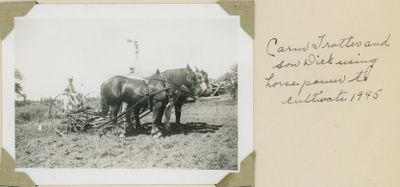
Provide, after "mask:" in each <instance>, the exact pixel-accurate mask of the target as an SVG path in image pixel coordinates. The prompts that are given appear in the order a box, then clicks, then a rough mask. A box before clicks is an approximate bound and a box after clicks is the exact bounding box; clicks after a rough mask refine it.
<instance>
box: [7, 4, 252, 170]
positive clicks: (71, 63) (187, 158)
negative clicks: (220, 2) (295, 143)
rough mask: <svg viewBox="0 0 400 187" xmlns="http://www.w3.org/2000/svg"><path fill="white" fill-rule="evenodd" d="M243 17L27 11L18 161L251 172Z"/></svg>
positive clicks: (18, 91) (17, 61)
mask: <svg viewBox="0 0 400 187" xmlns="http://www.w3.org/2000/svg"><path fill="white" fill-rule="evenodd" d="M45 8H48V9H49V8H50V9H51V7H45ZM69 8H70V7H69ZM86 8H87V7H86ZM78 10H79V8H78ZM89 10H90V9H89ZM80 11H82V10H80ZM84 12H85V11H84ZM86 12H90V11H88V10H86ZM239 21H240V20H239V19H238V18H237V17H231V16H226V18H218V19H215V18H204V19H201V18H196V19H193V18H185V17H179V18H143V17H140V18H135V17H127V18H109V17H104V16H103V17H100V18H91V17H90V18H87V17H85V18H79V17H78V16H76V17H72V18H62V19H61V18H54V17H51V18H46V17H40V16H36V17H35V16H32V18H16V19H15V28H14V31H13V34H12V37H11V38H13V44H12V45H13V50H14V56H13V58H11V57H10V59H13V61H14V64H13V66H12V67H13V68H12V71H13V79H14V83H13V86H14V89H13V91H14V92H13V95H14V100H15V101H14V103H13V104H14V107H15V111H14V112H15V113H14V121H13V122H14V124H13V125H15V126H13V127H14V136H15V139H14V140H15V142H14V143H15V162H16V167H17V168H26V169H29V168H31V169H35V168H40V169H167V170H221V171H225V170H229V171H239V164H240V158H239V156H238V154H239V144H240V143H239V138H240V136H239V134H240V132H239V130H240V128H239V121H240V120H239V119H240V117H239V116H240V115H239V111H240V110H238V108H239V107H240V100H241V98H243V97H245V95H250V94H249V93H251V92H249V93H246V91H244V92H241V87H242V84H240V83H244V84H250V83H251V82H249V81H246V80H245V79H244V78H243V77H241V74H240V72H241V71H244V70H242V69H241V68H244V69H250V68H249V67H251V65H249V66H246V65H244V64H243V62H241V57H240V56H241V55H240V52H241V51H240V50H241V47H238V46H240V41H241V39H239V38H240V37H238V36H239V35H240V34H239V33H244V31H243V30H241V28H240V26H239V24H240V23H239ZM242 56H243V55H242ZM10 67H11V66H10ZM249 76H251V75H249ZM239 80H241V81H239ZM247 87H248V85H246V86H245V88H247ZM241 94H243V95H241ZM248 99H250V98H248ZM242 103H243V102H242ZM242 106H243V105H242ZM246 108H250V107H244V106H243V109H246ZM242 111H243V110H242ZM245 112H246V111H245ZM248 112H250V111H248ZM248 115H251V112H250V114H248ZM243 121H245V120H243ZM243 126H244V128H249V129H248V130H250V129H252V127H251V126H252V124H251V123H247V124H244V125H243ZM250 138H251V137H246V139H250ZM250 140H251V139H250Z"/></svg>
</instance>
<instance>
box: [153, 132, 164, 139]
mask: <svg viewBox="0 0 400 187" xmlns="http://www.w3.org/2000/svg"><path fill="white" fill-rule="evenodd" d="M161 136H162V133H161V132H158V133H156V134H153V138H160V137H161Z"/></svg>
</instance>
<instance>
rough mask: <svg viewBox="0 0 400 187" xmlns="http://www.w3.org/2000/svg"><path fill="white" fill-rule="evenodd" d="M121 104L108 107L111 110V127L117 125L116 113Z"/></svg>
mask: <svg viewBox="0 0 400 187" xmlns="http://www.w3.org/2000/svg"><path fill="white" fill-rule="evenodd" d="M120 106H121V104H117V105H111V106H110V110H111V114H110V120H111V121H112V125H113V127H115V126H117V125H118V118H117V116H118V112H119V109H120Z"/></svg>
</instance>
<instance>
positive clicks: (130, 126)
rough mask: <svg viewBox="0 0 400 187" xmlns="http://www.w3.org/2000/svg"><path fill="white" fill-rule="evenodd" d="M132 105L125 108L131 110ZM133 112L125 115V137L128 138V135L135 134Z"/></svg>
mask: <svg viewBox="0 0 400 187" xmlns="http://www.w3.org/2000/svg"><path fill="white" fill-rule="evenodd" d="M131 106H132V105H130V104H128V105H127V107H126V108H125V110H126V109H128V108H130V107H131ZM131 114H132V112H130V111H128V112H126V113H125V134H124V135H125V136H127V135H128V134H131V133H132V132H133V129H134V128H133V124H132V117H131Z"/></svg>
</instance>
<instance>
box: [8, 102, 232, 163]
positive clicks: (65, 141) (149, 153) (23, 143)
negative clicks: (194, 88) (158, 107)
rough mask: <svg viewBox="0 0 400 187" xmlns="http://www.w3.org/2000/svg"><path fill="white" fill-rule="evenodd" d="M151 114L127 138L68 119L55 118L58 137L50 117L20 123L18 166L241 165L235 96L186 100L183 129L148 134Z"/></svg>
mask: <svg viewBox="0 0 400 187" xmlns="http://www.w3.org/2000/svg"><path fill="white" fill-rule="evenodd" d="M17 110H18V108H17ZM171 116H174V115H171ZM150 120H151V119H150V116H148V117H145V118H143V119H142V120H141V121H142V124H143V125H144V127H146V128H147V132H145V133H142V134H138V135H134V136H130V137H125V138H120V137H118V136H116V135H112V134H108V135H107V136H102V137H100V136H99V132H98V131H95V130H90V131H89V132H79V133H73V132H66V131H65V129H66V128H64V126H65V125H63V124H55V125H56V126H57V127H58V128H59V129H61V130H63V132H64V133H66V136H64V137H59V136H58V135H57V134H56V133H55V132H54V130H53V129H52V128H51V126H50V125H51V122H50V121H49V120H43V121H40V122H37V121H36V122H33V121H31V122H25V123H17V124H16V128H15V129H16V133H15V138H16V141H15V142H16V163H17V167H24V168H25V167H27V168H177V169H217V170H219V169H224V170H231V169H232V170H235V169H237V167H238V165H237V164H238V160H237V159H238V158H237V152H238V132H237V102H236V101H235V100H231V99H229V98H227V97H223V98H219V99H217V100H208V101H200V102H196V103H190V104H185V105H184V106H183V111H182V119H181V122H182V124H183V125H184V130H183V131H181V132H178V131H176V132H175V134H172V135H170V136H166V137H162V138H160V139H157V138H153V137H152V136H150V135H149V131H150V126H149V125H150V123H149V122H150ZM174 121H175V119H174V117H172V122H174ZM38 126H42V130H38ZM174 127H175V126H174V124H172V128H173V129H174ZM175 129H176V127H175Z"/></svg>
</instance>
